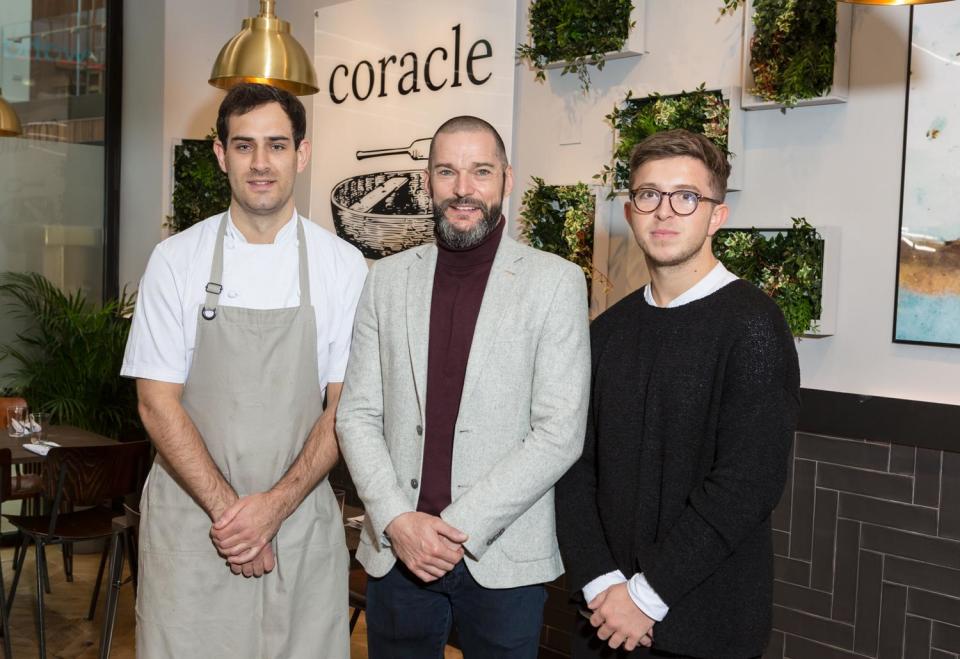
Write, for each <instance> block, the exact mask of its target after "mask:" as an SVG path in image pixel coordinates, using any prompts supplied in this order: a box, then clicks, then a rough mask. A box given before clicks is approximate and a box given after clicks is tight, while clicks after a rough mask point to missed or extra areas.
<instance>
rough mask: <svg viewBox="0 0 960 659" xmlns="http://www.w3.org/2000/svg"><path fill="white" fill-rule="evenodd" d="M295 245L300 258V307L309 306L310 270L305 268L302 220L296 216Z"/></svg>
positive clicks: (305, 242)
mask: <svg viewBox="0 0 960 659" xmlns="http://www.w3.org/2000/svg"><path fill="white" fill-rule="evenodd" d="M296 221H297V245H298V250H297V251H298V254H299V257H300V306H301V307H309V306H310V269H309V268H308V267H307V239H306V236H305V234H304V231H303V220H302V219H301V218H300V215H299V214H298V215H297V218H296Z"/></svg>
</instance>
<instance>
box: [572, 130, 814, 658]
mask: <svg viewBox="0 0 960 659" xmlns="http://www.w3.org/2000/svg"><path fill="white" fill-rule="evenodd" d="M729 172H730V166H729V164H728V162H727V160H726V158H725V156H724V155H723V153H722V152H721V151H720V150H719V149H718V148H717V147H716V146H715V145H714V144H713V143H711V142H710V141H709V140H707V139H706V138H705V137H703V136H701V135H696V134H693V133H690V132H688V131H684V130H675V131H669V132H665V133H659V134H656V135H653V136H651V137H649V138H647V139H646V140H644V141H643V142H641V143H640V144H638V145H637V146H636V147H635V148H634V150H633V153H632V154H631V158H630V173H631V177H630V199H629V201H628V202H627V203H626V204H625V205H624V214H625V216H626V219H627V222H628V223H629V224H630V227H631V229H632V230H633V234H634V236H635V237H636V240H637V243H638V244H639V246H640V247H641V249H642V250H643V253H644V258H645V260H646V264H647V268H648V270H649V272H650V283H649V284H648V285H647V286H645V287H644V288H643V289H642V290H640V291H637V292H635V293H633V294H632V295H630V296H628V297H627V298H625V299H624V300H622V301H621V302H619V303H618V304H616V305H615V306H613V307H612V308H610V309H609V310H608V311H607V312H606V313H604V314H603V315H602V316H600V317H599V318H598V319H597V320H596V321H595V322H594V323H593V326H592V328H591V345H592V352H593V384H592V390H591V401H590V412H589V416H588V420H587V433H586V442H585V445H584V452H583V456H582V457H581V458H580V460H579V461H578V462H577V464H575V465H574V466H573V467H572V468H571V470H570V471H569V472H568V473H567V474H566V476H564V478H563V479H562V480H561V482H560V483H559V484H558V486H557V518H558V521H557V527H558V528H557V531H558V537H559V540H560V548H561V552H562V555H563V559H564V565H565V566H566V568H567V572H568V579H569V583H570V585H571V587H572V588H574V589H575V590H576V592H577V593H578V595H579V594H582V597H583V603H584V607H583V608H582V609H581V611H582V613H583V619H582V620H581V623H580V625H581V627H580V630H579V633H578V634H575V637H574V642H573V645H574V647H573V656H574V657H594V656H614V655H616V656H626V655H628V654H629V656H631V657H633V656H664V657H698V658H702V659H706V658H710V659H744V658H746V657H757V656H759V655H761V654H762V653H763V651H764V647H765V646H766V643H767V639H768V637H769V634H770V616H771V599H772V597H771V594H772V584H773V565H772V563H773V552H772V548H771V538H770V521H769V519H770V513H771V511H772V510H773V507H774V506H775V505H776V503H777V501H778V500H779V498H780V495H781V493H782V491H783V487H784V481H785V478H786V468H787V456H788V454H789V451H790V444H791V441H792V438H793V432H794V429H795V427H796V420H797V412H798V408H799V384H800V374H799V367H798V363H797V354H796V349H795V347H794V343H793V339H792V337H791V335H790V332H789V330H788V328H787V325H786V322H785V321H784V318H783V315H782V314H781V312H780V310H779V309H778V308H777V306H776V305H775V304H774V303H773V302H772V301H771V300H770V299H769V298H768V297H767V296H765V295H764V294H763V293H762V292H760V291H759V290H758V289H757V288H756V287H754V286H753V285H751V284H749V283H747V282H745V281H743V280H740V279H738V278H737V277H735V276H734V275H732V274H731V273H730V272H729V271H727V270H726V269H725V268H724V267H723V265H722V264H721V263H719V262H718V261H717V260H716V258H715V257H714V255H713V251H712V245H711V238H712V236H713V235H714V234H715V233H716V232H717V230H718V229H720V227H721V226H723V224H724V223H725V222H726V220H727V216H728V214H729V208H728V207H727V206H726V205H725V204H724V203H723V198H724V195H725V193H726V181H727V176H728V175H729ZM588 620H589V623H588V622H587V621H588ZM610 648H619V651H611V650H610Z"/></svg>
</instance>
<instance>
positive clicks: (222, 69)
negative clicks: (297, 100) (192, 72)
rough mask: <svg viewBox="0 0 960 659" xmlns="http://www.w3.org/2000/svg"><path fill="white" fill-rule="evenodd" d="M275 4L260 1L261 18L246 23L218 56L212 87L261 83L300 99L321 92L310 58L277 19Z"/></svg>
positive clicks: (286, 23)
mask: <svg viewBox="0 0 960 659" xmlns="http://www.w3.org/2000/svg"><path fill="white" fill-rule="evenodd" d="M274 4H275V3H274V0H260V15H259V16H257V17H256V18H245V19H243V28H242V29H241V30H240V32H239V33H237V35H236V36H235V37H233V38H232V39H231V40H230V41H228V42H227V44H226V45H225V46H224V47H223V48H222V49H221V50H220V54H219V55H217V60H216V62H214V64H213V71H212V72H211V73H210V84H211V85H213V86H214V87H219V88H221V89H230V88H231V87H233V86H234V85H237V84H240V83H242V82H259V83H261V84H264V85H272V86H273V87H279V88H281V89H285V90H287V91H288V92H290V93H292V94H296V95H297V96H306V95H308V94H316V93H317V91H319V87H317V73H316V71H314V69H313V63H312V62H311V61H310V57H309V56H307V52H306V51H305V50H304V49H303V46H301V45H300V43H299V42H298V41H297V40H296V39H294V38H293V35H292V34H290V23H288V22H287V21H281V20H280V19H278V18H277V16H276V14H275V13H274Z"/></svg>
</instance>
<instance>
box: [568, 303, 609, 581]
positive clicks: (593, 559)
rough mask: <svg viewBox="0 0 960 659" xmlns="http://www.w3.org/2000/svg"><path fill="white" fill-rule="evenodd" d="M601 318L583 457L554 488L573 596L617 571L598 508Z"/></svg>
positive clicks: (594, 339)
mask: <svg viewBox="0 0 960 659" xmlns="http://www.w3.org/2000/svg"><path fill="white" fill-rule="evenodd" d="M602 320H603V319H602V318H601V319H598V320H597V321H594V324H593V326H592V327H591V332H590V338H591V341H590V343H591V352H592V355H593V357H592V359H593V368H592V374H591V383H592V384H591V393H590V406H589V412H588V415H587V430H586V437H585V439H584V445H583V454H582V455H581V456H580V459H578V460H577V461H576V462H575V463H574V464H573V466H572V467H570V469H569V470H568V471H567V473H566V474H565V475H564V476H563V477H562V478H561V479H560V481H559V482H558V483H557V485H556V489H555V497H556V499H555V501H556V511H557V539H558V541H559V543H560V555H561V556H562V558H563V565H564V569H565V570H566V573H567V583H568V584H569V586H570V589H571V591H572V592H573V593H577V592H579V591H580V590H581V589H582V588H583V587H584V586H585V585H586V584H588V583H590V581H592V580H593V579H596V578H597V577H599V576H601V575H603V574H606V573H607V572H612V571H613V570H616V569H617V566H616V563H615V562H614V560H613V555H612V554H611V553H610V548H609V547H608V546H607V542H606V539H605V536H604V532H603V527H602V526H601V523H600V514H599V511H598V509H597V466H596V460H597V437H596V423H595V420H596V419H595V413H596V410H595V406H594V396H595V394H594V390H595V383H596V381H597V368H598V362H599V358H600V354H601V353H602V347H601V345H602V342H603V341H602V339H601V338H600V336H601V335H602V334H603V331H602V326H603V322H602Z"/></svg>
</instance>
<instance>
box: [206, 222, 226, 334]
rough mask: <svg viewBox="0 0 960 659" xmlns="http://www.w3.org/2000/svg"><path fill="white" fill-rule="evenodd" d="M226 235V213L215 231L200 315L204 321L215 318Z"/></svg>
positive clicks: (221, 285)
mask: <svg viewBox="0 0 960 659" xmlns="http://www.w3.org/2000/svg"><path fill="white" fill-rule="evenodd" d="M226 235H227V213H224V214H223V217H221V218H220V227H219V228H218V229H217V241H216V243H215V244H214V247H213V264H212V265H211V266H210V281H208V282H207V286H206V290H207V298H206V300H204V303H203V309H201V310H200V315H201V316H203V317H204V319H205V320H213V319H214V318H216V317H217V299H218V298H219V297H220V293H221V292H222V291H223V284H222V283H221V281H222V280H223V239H224V237H225V236H226Z"/></svg>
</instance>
